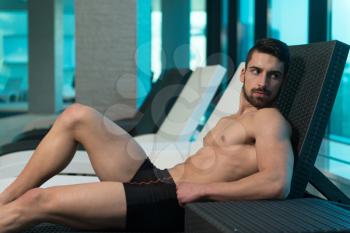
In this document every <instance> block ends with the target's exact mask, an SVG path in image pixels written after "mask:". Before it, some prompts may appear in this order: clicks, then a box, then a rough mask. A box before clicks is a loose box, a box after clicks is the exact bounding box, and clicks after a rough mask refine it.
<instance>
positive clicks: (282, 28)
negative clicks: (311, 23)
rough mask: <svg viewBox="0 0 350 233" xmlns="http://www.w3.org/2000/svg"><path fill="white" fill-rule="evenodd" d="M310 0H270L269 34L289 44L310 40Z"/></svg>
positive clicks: (303, 42)
mask: <svg viewBox="0 0 350 233" xmlns="http://www.w3.org/2000/svg"><path fill="white" fill-rule="evenodd" d="M308 12H309V1H305V0H294V1H289V0H269V14H268V18H269V19H268V22H269V26H268V36H269V37H274V38H276V39H280V40H282V41H284V42H286V43H287V44H288V45H297V44H305V43H307V42H308Z"/></svg>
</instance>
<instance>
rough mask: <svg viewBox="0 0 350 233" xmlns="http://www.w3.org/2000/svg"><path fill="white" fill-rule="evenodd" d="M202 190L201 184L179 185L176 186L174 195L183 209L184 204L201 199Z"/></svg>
mask: <svg viewBox="0 0 350 233" xmlns="http://www.w3.org/2000/svg"><path fill="white" fill-rule="evenodd" d="M204 188H205V185H203V184H196V183H179V184H178V185H177V186H176V194H177V199H178V201H179V204H180V206H182V207H183V206H184V205H185V204H186V203H189V202H193V201H197V200H199V199H201V198H202V197H203V196H204V194H205V192H204Z"/></svg>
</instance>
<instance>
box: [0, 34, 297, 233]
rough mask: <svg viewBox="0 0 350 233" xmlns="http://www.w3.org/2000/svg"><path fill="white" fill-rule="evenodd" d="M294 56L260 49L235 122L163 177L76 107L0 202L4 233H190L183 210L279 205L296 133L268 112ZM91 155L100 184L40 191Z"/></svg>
mask: <svg viewBox="0 0 350 233" xmlns="http://www.w3.org/2000/svg"><path fill="white" fill-rule="evenodd" d="M288 62H289V53H288V47H287V46H286V45H285V44H284V43H282V42H280V41H278V40H274V39H263V40H260V41H258V42H257V43H256V44H255V46H254V47H253V48H252V49H251V50H250V52H249V53H248V56H247V59H246V66H245V69H244V70H243V71H242V72H241V74H240V80H241V81H242V82H243V84H244V85H243V88H242V91H241V95H240V107H239V110H238V112H237V113H236V114H234V115H231V116H227V117H224V118H223V119H221V120H220V121H219V122H218V124H217V125H216V126H215V128H213V129H212V130H211V131H210V132H209V133H208V134H207V136H206V137H205V138H204V146H203V147H202V148H201V149H200V150H199V151H198V152H197V153H195V154H194V155H192V156H191V157H189V158H188V159H187V160H186V161H185V162H184V163H182V164H179V165H176V166H175V167H173V168H171V169H165V170H159V169H157V168H155V167H154V166H153V165H152V164H151V162H150V161H149V160H148V159H146V158H147V156H146V154H145V153H144V152H143V150H142V149H141V147H140V146H139V145H137V143H136V142H135V141H134V140H133V138H132V137H130V136H129V135H128V134H127V133H126V132H125V131H123V130H122V129H121V128H120V127H118V126H117V125H115V124H114V123H113V122H112V121H109V120H108V119H106V118H104V117H103V116H102V115H100V114H99V113H98V112H96V111H95V110H93V109H91V108H89V107H87V106H83V105H80V104H74V105H72V106H71V107H69V108H68V109H67V110H65V111H64V112H63V113H62V114H61V115H60V116H59V117H58V119H57V120H56V122H55V123H54V125H53V127H52V129H51V130H50V132H49V133H48V134H47V135H46V137H45V138H44V139H43V140H42V142H41V143H40V145H39V146H38V147H37V149H36V151H35V152H34V153H33V156H32V158H31V159H30V161H29V162H28V164H27V165H26V167H25V168H24V170H23V171H22V172H21V174H20V175H19V176H18V177H17V179H16V180H15V181H14V182H13V183H12V184H11V185H10V186H9V187H8V188H6V190H5V191H4V192H3V193H1V194H0V205H1V207H0V232H18V231H20V230H21V229H24V228H26V227H29V226H32V225H34V224H37V223H39V222H54V223H59V224H64V225H68V226H72V227H74V228H82V229H101V228H102V229H125V228H127V229H130V230H162V231H167V230H176V231H181V230H183V218H184V211H183V208H182V207H181V206H184V205H185V204H186V203H189V202H193V201H198V200H203V199H206V200H218V201H224V200H243V199H244V200H252V199H282V198H285V197H286V196H287V195H288V193H289V189H290V181H291V177H292V170H293V152H292V147H291V143H290V135H291V128H290V126H289V124H288V123H287V121H286V120H285V119H284V118H283V116H282V115H281V114H280V113H279V111H278V110H277V109H275V108H273V107H272V106H271V103H272V101H273V100H274V99H275V97H276V96H277V95H278V93H279V89H280V86H281V84H282V82H283V80H284V77H285V74H286V72H287V69H288ZM78 142H79V143H81V144H83V145H84V147H85V148H86V150H87V152H88V154H89V159H90V161H91V163H92V166H93V168H94V170H95V172H96V175H97V176H98V178H99V179H100V181H101V182H97V183H90V184H80V185H68V186H59V187H52V188H46V189H43V188H38V187H39V186H40V185H41V184H42V183H43V182H45V181H46V180H47V179H49V178H50V177H52V176H54V175H55V174H57V173H59V172H60V171H62V170H63V169H64V168H65V167H66V166H67V164H68V163H69V162H70V161H71V159H72V157H73V155H74V153H75V150H76V146H77V143H78Z"/></svg>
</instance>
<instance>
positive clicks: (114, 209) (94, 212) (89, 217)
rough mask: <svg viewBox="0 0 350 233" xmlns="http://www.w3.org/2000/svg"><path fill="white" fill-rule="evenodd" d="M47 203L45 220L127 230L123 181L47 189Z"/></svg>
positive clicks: (90, 227) (80, 227)
mask: <svg viewBox="0 0 350 233" xmlns="http://www.w3.org/2000/svg"><path fill="white" fill-rule="evenodd" d="M44 193H45V195H44V197H46V199H47V200H45V203H46V205H44V208H43V209H44V211H43V214H42V216H44V217H43V219H41V221H49V222H53V223H59V224H63V225H67V226H70V227H74V228H79V229H89V230H96V229H101V228H102V227H103V228H104V229H123V228H124V227H125V221H126V220H125V219H126V201H125V191H124V187H123V184H122V183H118V182H99V183H89V184H79V185H67V186H58V187H52V188H47V189H45V190H44Z"/></svg>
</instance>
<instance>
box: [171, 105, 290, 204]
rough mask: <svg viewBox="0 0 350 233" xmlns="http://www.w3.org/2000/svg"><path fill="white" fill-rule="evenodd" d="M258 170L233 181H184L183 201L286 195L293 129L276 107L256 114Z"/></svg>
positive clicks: (180, 189) (182, 187)
mask: <svg viewBox="0 0 350 233" xmlns="http://www.w3.org/2000/svg"><path fill="white" fill-rule="evenodd" d="M253 124H254V130H255V132H254V133H255V139H256V142H255V146H256V156H257V163H258V172H257V173H255V174H253V175H250V176H248V177H245V178H242V179H240V180H237V181H233V182H219V183H211V184H204V185H202V184H186V183H185V184H180V185H179V186H178V190H177V191H178V198H179V201H180V203H187V202H191V201H194V200H197V199H200V198H208V199H211V200H252V199H274V198H285V197H286V196H287V195H288V193H289V190H290V181H291V178H292V172H293V160H294V157H293V151H292V147H291V143H290V134H291V129H290V127H289V124H288V123H287V122H286V120H285V119H284V118H283V117H282V116H281V115H280V113H279V112H278V111H277V110H275V109H262V110H259V112H258V113H257V114H256V116H255V117H254V123H253Z"/></svg>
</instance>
